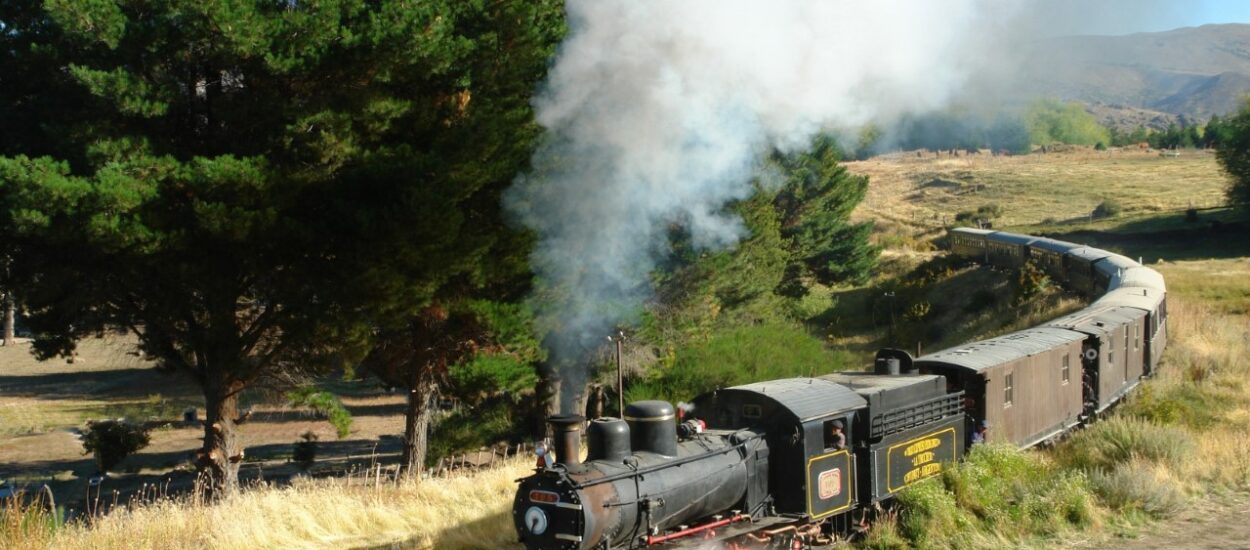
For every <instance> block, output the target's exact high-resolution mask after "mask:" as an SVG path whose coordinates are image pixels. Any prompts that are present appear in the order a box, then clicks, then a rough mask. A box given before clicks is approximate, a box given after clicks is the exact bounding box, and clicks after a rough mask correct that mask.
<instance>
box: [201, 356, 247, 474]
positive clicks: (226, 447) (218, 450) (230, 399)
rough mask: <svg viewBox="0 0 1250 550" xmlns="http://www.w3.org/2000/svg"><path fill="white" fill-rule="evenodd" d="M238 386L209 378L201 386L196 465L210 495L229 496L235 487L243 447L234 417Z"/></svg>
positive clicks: (237, 414)
mask: <svg viewBox="0 0 1250 550" xmlns="http://www.w3.org/2000/svg"><path fill="white" fill-rule="evenodd" d="M241 389H242V388H241V387H240V384H239V383H237V382H235V383H223V382H217V381H209V382H208V383H207V384H205V386H204V405H205V406H204V408H205V412H204V446H203V447H202V448H201V449H200V452H199V468H200V475H202V476H204V481H205V482H206V483H207V485H206V487H205V489H206V491H207V493H208V495H209V496H211V497H218V496H225V495H229V494H231V493H233V492H234V491H235V490H236V489H238V487H239V464H240V463H241V462H243V446H242V445H241V444H240V442H239V434H238V429H237V427H236V420H237V419H238V417H239V390H241Z"/></svg>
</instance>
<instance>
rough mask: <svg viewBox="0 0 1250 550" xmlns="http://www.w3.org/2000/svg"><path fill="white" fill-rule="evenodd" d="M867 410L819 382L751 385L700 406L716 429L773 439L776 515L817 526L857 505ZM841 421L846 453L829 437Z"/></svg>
mask: <svg viewBox="0 0 1250 550" xmlns="http://www.w3.org/2000/svg"><path fill="white" fill-rule="evenodd" d="M864 405H865V403H864V400H863V398H861V397H860V396H859V395H857V394H856V393H855V392H853V391H851V390H849V389H847V388H846V387H845V386H842V385H840V384H836V383H834V382H831V381H828V380H822V379H819V378H790V379H785V380H772V381H769V382H759V383H756V384H747V385H745V386H737V387H733V388H726V389H722V390H717V391H714V392H711V393H708V394H704V395H702V396H700V397H698V398H696V399H695V400H694V406H695V409H694V410H695V414H696V415H698V417H699V418H701V419H702V420H704V421H705V422H706V423H707V425H708V427H710V428H716V429H726V430H736V429H752V430H755V431H758V432H760V433H766V434H768V436H767V442H768V449H767V452H768V470H767V478H766V479H767V487H768V490H769V491H768V492H770V493H771V494H772V495H773V499H774V500H773V502H772V505H773V508H774V509H775V511H776V513H778V514H780V515H785V516H789V517H793V518H805V519H809V520H819V519H822V518H825V517H827V516H830V515H833V514H835V513H839V512H845V511H848V510H850V509H851V508H852V507H853V506H854V504H855V495H854V492H855V460H854V457H853V455H852V449H851V445H850V444H851V442H852V441H854V439H855V438H856V437H857V436H856V435H855V433H854V430H855V419H856V418H857V415H858V414H859V412H860V411H862V410H863V409H864ZM835 421H838V422H841V423H842V426H843V429H844V431H845V440H846V445H844V446H842V448H836V447H834V446H831V445H829V443H830V440H829V438H827V437H826V434H827V433H828V430H829V429H830V426H832V423H833V422H835ZM759 481H763V480H759ZM759 481H757V482H756V484H759Z"/></svg>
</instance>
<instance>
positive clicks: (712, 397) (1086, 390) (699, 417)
mask: <svg viewBox="0 0 1250 550" xmlns="http://www.w3.org/2000/svg"><path fill="white" fill-rule="evenodd" d="M952 233H953V234H952V235H951V241H952V252H953V253H955V254H957V255H962V256H965V257H969V258H973V259H977V260H981V261H984V262H986V263H990V264H995V265H1019V264H1021V263H1023V262H1024V261H1029V260H1033V261H1035V262H1037V263H1040V264H1042V265H1043V266H1044V268H1045V269H1048V270H1050V271H1051V272H1052V276H1054V277H1055V278H1056V279H1058V280H1060V281H1062V282H1065V283H1067V284H1069V285H1070V286H1072V287H1073V288H1076V289H1079V290H1082V291H1085V292H1087V293H1090V294H1092V295H1097V294H1102V298H1101V299H1099V300H1097V301H1095V302H1094V303H1093V304H1092V305H1091V306H1090V307H1088V308H1086V309H1085V310H1083V311H1082V312H1080V313H1078V314H1074V315H1070V316H1067V317H1064V318H1061V319H1058V320H1056V321H1053V322H1051V323H1049V324H1048V325H1047V326H1043V327H1035V328H1033V329H1028V330H1025V331H1020V332H1017V333H1013V334H1009V335H1006V336H1003V337H999V338H994V339H991V340H986V341H981V342H975V343H972V344H968V345H965V346H961V347H959V348H954V349H950V350H944V351H940V352H937V353H934V354H930V355H926V356H923V357H920V358H917V359H915V360H913V359H912V357H911V356H909V355H908V354H907V353H906V352H903V351H900V350H893V349H885V350H881V351H880V352H878V354H877V357H876V360H875V363H874V370H873V372H863V373H847V372H844V373H835V374H828V375H824V376H817V377H813V378H791V379H785V380H773V381H767V382H759V383H755V384H748V385H744V386H737V387H732V388H724V389H718V390H715V391H712V392H709V393H706V394H704V395H702V396H699V397H698V398H696V399H695V400H694V401H693V403H692V404H691V406H690V407H683V409H674V407H673V406H672V405H670V404H669V403H667V402H663V401H641V402H636V403H632V404H630V405H629V406H628V407H626V410H625V413H624V415H623V416H624V418H623V419H617V418H599V419H594V420H592V421H590V422H589V424H588V427H587V433H586V439H587V445H588V447H589V448H588V452H587V457H586V460H585V461H581V460H580V449H579V446H580V440H581V433H580V432H581V429H582V426H583V424H586V423H585V422H584V419H583V418H581V417H577V416H563V417H553V418H552V419H550V423H551V426H552V430H553V432H554V433H555V434H556V442H555V444H554V447H555V455H556V456H555V461H554V463H552V464H551V465H550V466H546V467H543V468H539V469H538V470H537V471H536V472H535V473H534V474H533V475H532V476H529V477H527V478H524V479H522V480H520V486H519V488H518V491H517V495H516V500H515V502H514V506H513V516H514V521H515V524H516V528H517V533H518V535H519V536H520V540H521V541H522V542H523V543H524V544H525V545H526V546H527V547H529V548H567V549H578V548H586V549H588V548H603V549H608V548H638V547H643V546H650V545H658V544H666V543H674V541H683V542H684V541H690V540H697V541H699V542H700V543H704V542H706V541H707V540H709V539H710V540H717V541H723V542H724V544H725V546H726V547H729V548H743V547H750V546H752V545H757V546H764V545H770V544H775V543H782V544H785V545H789V544H790V543H791V542H794V541H800V543H801V544H803V545H806V544H813V543H814V544H820V543H822V542H825V541H828V535H829V534H831V533H836V532H845V531H846V530H847V529H849V528H850V527H851V526H852V525H853V524H857V523H859V522H861V521H862V518H863V516H864V513H865V512H867V511H869V510H872V509H874V508H875V507H876V505H877V504H878V503H880V502H882V501H883V500H886V499H889V498H890V497H892V496H893V495H894V494H895V493H897V492H898V491H900V490H902V489H903V488H904V487H907V486H908V485H911V484H913V483H916V482H918V481H920V480H923V479H926V478H929V477H932V476H934V475H937V474H938V473H940V472H941V471H942V468H943V467H945V465H946V464H948V463H950V462H952V461H955V460H958V459H959V458H961V457H962V455H963V453H964V451H965V450H966V447H967V445H969V444H970V441H971V437H970V435H971V430H972V429H973V426H975V425H978V424H980V423H982V422H987V423H989V424H990V425H991V426H993V427H994V429H993V430H991V431H990V434H991V435H990V439H991V440H997V441H1001V442H1009V443H1013V444H1016V445H1020V446H1030V445H1034V444H1037V443H1039V442H1043V441H1046V440H1049V439H1051V438H1053V437H1055V436H1057V435H1059V434H1062V433H1063V432H1064V431H1066V430H1069V429H1072V428H1073V427H1074V426H1077V425H1079V424H1081V423H1083V422H1084V421H1085V420H1086V419H1088V418H1089V417H1090V416H1092V415H1094V414H1097V413H1098V412H1100V411H1102V410H1105V409H1106V408H1107V407H1109V406H1110V405H1111V404H1113V403H1114V402H1116V401H1117V400H1118V399H1121V398H1122V397H1123V395H1125V394H1126V393H1127V392H1128V391H1130V390H1131V389H1132V388H1133V387H1134V386H1135V385H1136V384H1137V383H1138V381H1139V380H1140V378H1141V377H1143V376H1146V375H1149V374H1150V373H1151V372H1152V371H1153V369H1154V367H1155V366H1156V365H1157V362H1158V357H1159V354H1160V353H1161V352H1162V349H1163V345H1164V343H1165V335H1166V302H1165V300H1164V293H1165V289H1164V288H1163V279H1162V277H1161V276H1159V275H1158V273H1157V272H1154V271H1153V270H1150V269H1149V268H1146V267H1143V266H1141V265H1140V264H1138V263H1137V262H1133V261H1132V260H1129V259H1128V258H1124V257H1123V256H1119V255H1115V254H1111V253H1108V252H1105V251H1101V250H1097V249H1090V248H1087V247H1080V246H1077V245H1072V244H1069V243H1062V242H1059V241H1054V240H1050V239H1038V238H1034V237H1027V236H1022V235H1012V234H1008V233H1001V232H986V231H977V230H955V231H953V232H952ZM1130 333H1131V335H1130ZM686 409H688V412H687V411H686Z"/></svg>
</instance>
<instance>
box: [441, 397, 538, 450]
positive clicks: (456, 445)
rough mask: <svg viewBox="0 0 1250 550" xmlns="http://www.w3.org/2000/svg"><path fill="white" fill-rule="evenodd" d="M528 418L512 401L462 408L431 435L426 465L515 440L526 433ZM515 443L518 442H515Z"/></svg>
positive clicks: (495, 401)
mask: <svg viewBox="0 0 1250 550" xmlns="http://www.w3.org/2000/svg"><path fill="white" fill-rule="evenodd" d="M524 422H525V418H524V416H523V415H521V414H519V413H518V412H517V407H516V405H515V404H514V403H513V402H511V401H509V400H494V401H489V402H486V403H483V404H481V405H480V406H478V407H474V408H468V407H465V408H461V409H458V410H456V411H455V412H453V413H451V414H450V415H448V416H446V417H444V418H443V419H441V420H439V421H437V422H436V423H435V425H434V427H433V429H432V430H431V431H430V449H429V453H428V454H426V456H425V465H426V466H434V465H435V464H438V459H440V458H443V457H445V456H450V455H452V454H455V453H458V452H461V451H463V450H465V449H479V448H481V447H485V446H487V445H490V444H493V443H495V442H498V441H507V440H512V438H513V437H514V435H515V434H517V433H521V432H523V431H525V429H524V426H523V425H522V424H524ZM513 441H515V440H513Z"/></svg>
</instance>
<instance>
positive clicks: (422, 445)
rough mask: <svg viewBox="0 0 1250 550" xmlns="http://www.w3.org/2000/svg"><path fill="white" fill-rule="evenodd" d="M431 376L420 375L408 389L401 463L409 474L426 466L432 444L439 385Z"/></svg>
mask: <svg viewBox="0 0 1250 550" xmlns="http://www.w3.org/2000/svg"><path fill="white" fill-rule="evenodd" d="M428 378H430V377H429V376H418V377H417V380H416V383H415V384H414V385H413V386H412V387H410V388H409V389H408V408H407V410H406V411H405V413H404V421H405V423H406V424H407V425H406V426H405V427H404V456H403V458H402V459H401V462H400V464H401V465H402V466H403V471H404V472H405V473H406V474H408V475H417V474H419V473H421V470H422V469H423V468H425V455H426V451H427V450H428V449H429V446H430V418H431V417H432V416H433V415H434V408H435V400H436V399H437V398H438V393H437V390H438V385H437V384H435V383H434V381H433V380H432V379H428Z"/></svg>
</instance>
